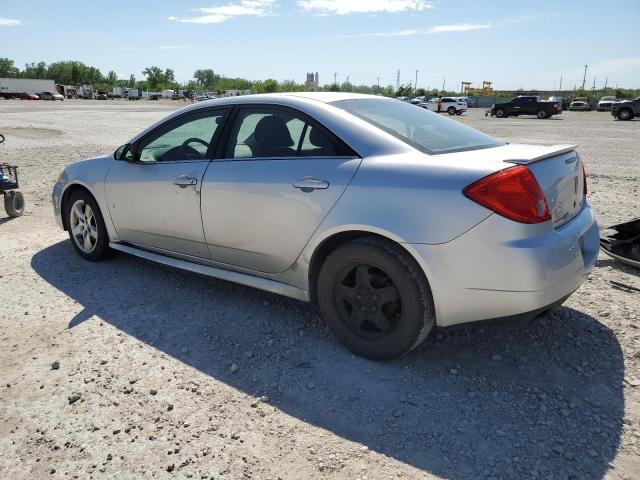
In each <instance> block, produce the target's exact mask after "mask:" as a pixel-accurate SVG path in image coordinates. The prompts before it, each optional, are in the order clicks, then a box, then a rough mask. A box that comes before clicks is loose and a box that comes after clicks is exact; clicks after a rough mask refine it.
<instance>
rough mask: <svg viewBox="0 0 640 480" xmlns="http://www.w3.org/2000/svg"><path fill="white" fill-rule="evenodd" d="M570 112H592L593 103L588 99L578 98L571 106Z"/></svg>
mask: <svg viewBox="0 0 640 480" xmlns="http://www.w3.org/2000/svg"><path fill="white" fill-rule="evenodd" d="M569 110H577V111H582V112H588V111H590V110H591V103H590V102H589V99H588V98H586V97H576V98H574V99H573V101H572V102H571V104H570V105H569Z"/></svg>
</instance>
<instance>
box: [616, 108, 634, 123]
mask: <svg viewBox="0 0 640 480" xmlns="http://www.w3.org/2000/svg"><path fill="white" fill-rule="evenodd" d="M618 118H619V119H620V120H631V119H632V118H633V113H631V110H629V109H628V108H625V109H623V110H620V111H619V112H618Z"/></svg>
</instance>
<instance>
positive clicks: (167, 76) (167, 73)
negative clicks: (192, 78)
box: [164, 68, 176, 83]
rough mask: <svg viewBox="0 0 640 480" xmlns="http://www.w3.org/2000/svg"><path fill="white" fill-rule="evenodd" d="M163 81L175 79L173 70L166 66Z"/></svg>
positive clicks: (168, 81) (169, 81)
mask: <svg viewBox="0 0 640 480" xmlns="http://www.w3.org/2000/svg"><path fill="white" fill-rule="evenodd" d="M164 81H165V82H167V83H172V82H175V81H176V75H175V73H174V71H173V70H171V69H170V68H167V69H166V70H165V71H164Z"/></svg>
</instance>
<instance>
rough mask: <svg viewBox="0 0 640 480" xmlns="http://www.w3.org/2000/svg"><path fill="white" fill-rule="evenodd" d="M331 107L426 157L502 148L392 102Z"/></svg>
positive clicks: (488, 139) (357, 101)
mask: <svg viewBox="0 0 640 480" xmlns="http://www.w3.org/2000/svg"><path fill="white" fill-rule="evenodd" d="M331 105H333V106H335V107H338V108H341V109H343V110H346V111H347V112H349V113H351V114H352V115H355V116H356V117H359V118H361V119H363V120H365V121H366V122H368V123H370V124H372V125H374V126H376V127H378V128H379V129H380V130H382V131H385V132H387V133H389V134H390V135H393V136H394V137H396V138H398V139H400V140H402V141H403V142H405V143H407V144H409V145H411V146H412V147H414V148H416V149H418V150H420V151H423V152H426V153H431V154H438V153H449V152H457V151H463V150H477V149H481V148H491V147H498V146H501V145H504V144H503V143H501V142H499V141H498V140H496V139H494V138H492V137H490V136H489V135H485V134H484V133H481V132H479V131H477V130H474V129H473V128H470V127H467V126H466V125H463V124H461V123H459V122H456V121H455V120H451V119H448V118H443V117H442V116H440V115H438V114H436V113H433V112H431V111H429V110H426V109H424V108H415V107H414V106H413V105H409V104H406V103H403V102H397V101H395V100H386V99H378V98H375V99H352V100H340V101H336V102H331Z"/></svg>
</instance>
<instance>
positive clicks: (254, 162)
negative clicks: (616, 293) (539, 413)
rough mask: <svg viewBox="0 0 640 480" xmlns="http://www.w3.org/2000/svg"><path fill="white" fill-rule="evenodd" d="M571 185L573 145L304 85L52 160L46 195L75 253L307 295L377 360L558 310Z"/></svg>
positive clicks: (577, 222)
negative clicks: (77, 157)
mask: <svg viewBox="0 0 640 480" xmlns="http://www.w3.org/2000/svg"><path fill="white" fill-rule="evenodd" d="M586 191H587V187H586V179H585V176H584V169H583V166H582V161H581V159H580V157H579V156H578V155H577V153H576V152H575V151H574V148H573V146H570V145H560V146H555V147H549V146H529V145H517V144H505V143H503V142H501V141H499V140H496V139H494V138H492V137H490V136H488V135H486V134H484V133H481V132H479V131H477V130H474V129H472V128H470V127H468V126H465V125H463V124H461V123H459V122H454V121H452V120H450V119H448V118H443V117H442V116H440V115H436V114H434V113H433V112H430V111H427V110H425V109H422V108H416V107H415V106H413V105H411V104H409V103H404V102H398V101H396V100H392V99H387V98H384V97H378V96H373V95H358V94H347V93H330V92H318V93H296V94H279V95H278V94H270V95H248V96H237V97H230V98H224V99H216V100H212V101H209V102H202V103H195V104H191V105H189V106H187V107H185V108H182V109H179V110H177V111H175V112H173V113H171V114H170V115H169V116H168V117H165V118H164V119H163V120H161V121H159V122H157V123H155V124H153V125H152V126H150V127H149V128H147V129H146V130H144V131H142V132H141V133H139V134H137V135H136V136H135V137H133V138H132V139H131V140H130V141H129V142H128V143H127V144H125V145H122V146H121V147H119V148H118V149H117V150H116V151H115V153H114V154H112V155H105V156H103V157H99V158H94V159H90V160H85V161H82V162H75V163H71V164H69V165H67V166H66V167H65V168H64V170H63V171H62V172H61V174H60V176H59V178H58V180H57V182H56V184H55V186H54V188H53V195H52V200H53V208H54V214H55V218H56V220H57V222H58V224H59V225H60V226H61V227H62V228H64V229H65V230H67V231H68V232H69V237H70V239H71V245H73V248H74V249H75V251H76V252H77V253H78V254H79V255H80V256H81V257H83V258H85V259H87V260H91V261H97V260H101V259H102V258H104V257H105V256H106V255H107V254H108V253H109V251H110V250H118V251H122V252H127V253H130V254H132V255H136V256H139V257H142V258H145V259H149V260H152V261H156V262H159V263H162V264H165V265H170V266H174V267H177V268H181V269H184V270H188V271H192V272H197V273H199V274H203V275H208V276H211V277H216V278H221V279H225V280H230V281H234V282H238V283H241V284H244V285H248V286H252V287H257V288H261V289H264V290H268V291H270V292H274V293H278V294H282V295H286V296H290V297H293V298H296V299H299V300H304V301H317V302H318V303H319V306H320V311H321V313H322V316H323V317H324V319H325V321H326V324H327V325H328V327H329V329H330V330H331V332H332V333H333V335H334V336H335V337H336V338H337V339H338V340H339V341H340V342H342V343H343V344H344V345H346V346H347V347H348V348H349V349H351V350H352V351H353V352H354V353H356V354H359V355H363V356H366V357H370V358H374V359H390V358H394V357H397V356H399V355H402V354H404V353H406V352H408V351H410V350H411V349H413V348H414V347H416V346H417V345H418V344H420V342H421V341H422V340H423V339H424V338H425V337H426V336H427V334H428V333H429V332H430V331H431V330H432V329H433V328H434V327H435V326H440V327H446V326H451V325H455V324H462V323H466V322H473V321H478V320H486V319H495V318H501V319H503V318H504V317H508V318H510V319H515V318H525V319H529V318H532V317H534V316H536V315H538V314H539V313H541V312H544V311H546V310H548V309H550V308H553V307H554V306H556V305H559V304H561V303H562V302H563V301H564V300H565V299H566V298H567V297H568V296H569V295H571V293H572V292H573V291H574V290H576V289H577V288H578V287H579V286H580V284H581V283H582V282H583V281H584V280H585V278H586V276H587V274H588V273H589V271H590V270H591V268H592V267H593V265H594V264H595V262H596V258H597V256H598V248H599V236H598V226H597V224H596V220H595V217H594V213H593V211H592V210H591V207H590V205H589V203H588V202H587V197H586ZM87 268H89V267H87ZM86 273H87V274H88V275H90V274H91V273H90V268H89V270H87V272H86ZM176 298H179V295H178V296H177V297H176Z"/></svg>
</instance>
